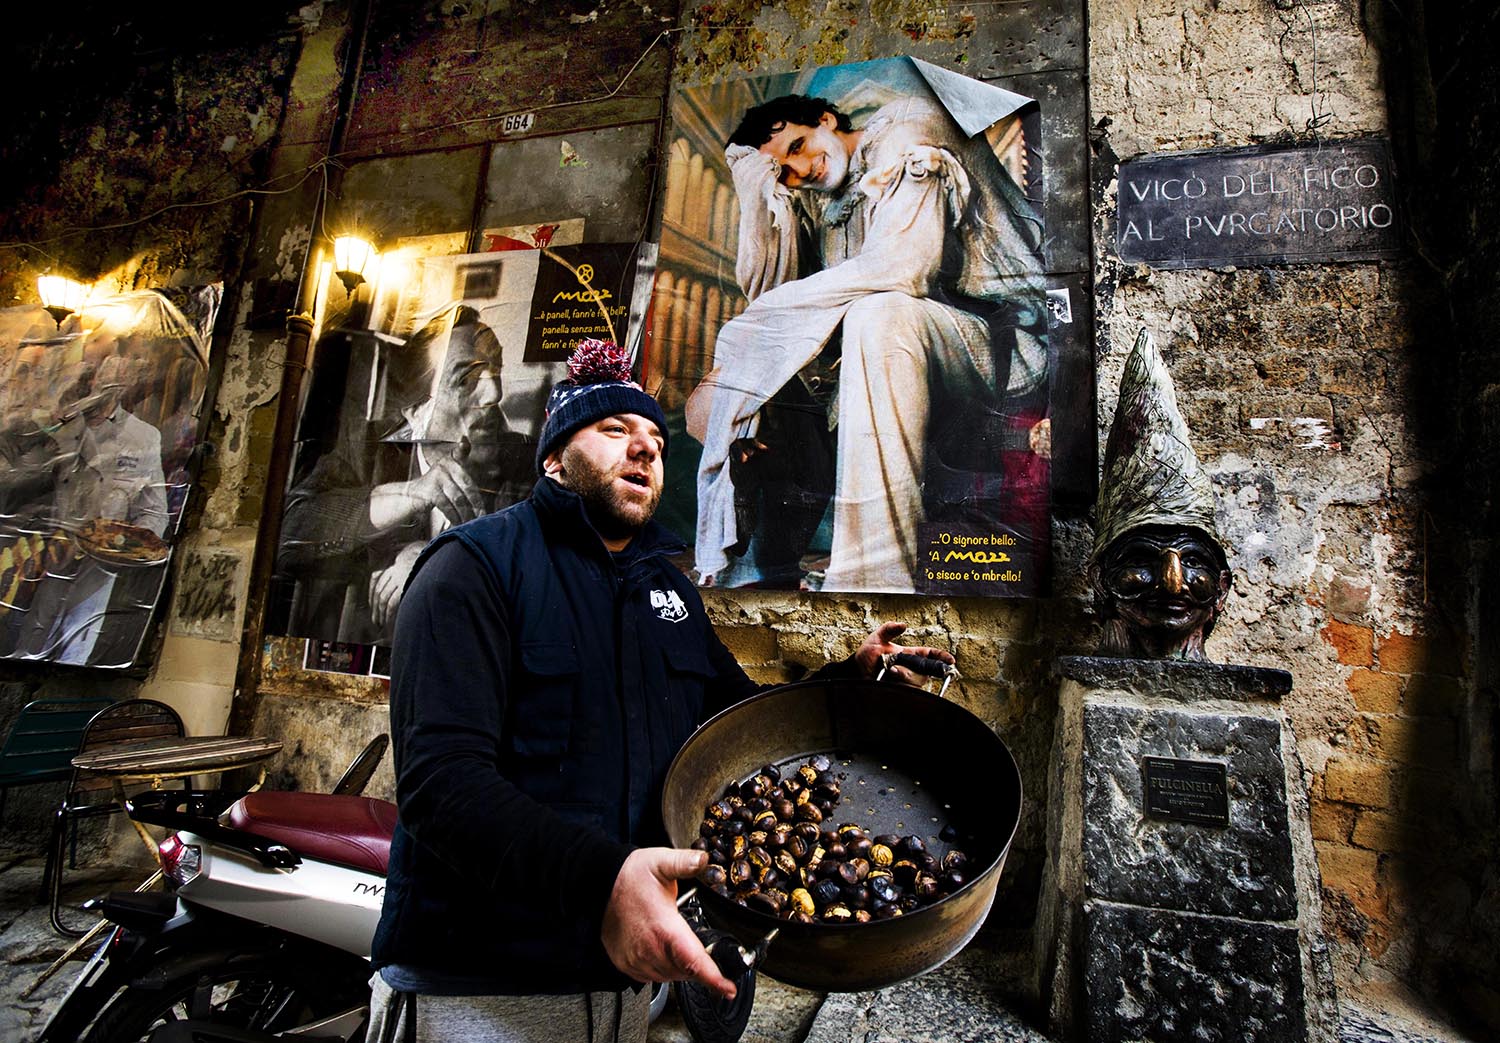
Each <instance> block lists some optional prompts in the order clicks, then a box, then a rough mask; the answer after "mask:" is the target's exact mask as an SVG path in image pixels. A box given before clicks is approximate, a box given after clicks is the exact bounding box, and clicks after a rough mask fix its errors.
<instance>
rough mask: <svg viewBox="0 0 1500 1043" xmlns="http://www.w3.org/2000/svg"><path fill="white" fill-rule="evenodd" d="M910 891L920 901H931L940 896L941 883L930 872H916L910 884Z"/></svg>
mask: <svg viewBox="0 0 1500 1043" xmlns="http://www.w3.org/2000/svg"><path fill="white" fill-rule="evenodd" d="M911 887H912V893H913V894H915V895H916V896H917V898H918V900H920V901H922V902H931V901H933V900H935V899H937V898H939V897H940V896H941V893H942V889H943V888H942V885H941V884H940V883H938V878H937V877H935V876H933V875H932V874H930V873H918V874H917V879H916V882H915V883H913V884H912V885H911Z"/></svg>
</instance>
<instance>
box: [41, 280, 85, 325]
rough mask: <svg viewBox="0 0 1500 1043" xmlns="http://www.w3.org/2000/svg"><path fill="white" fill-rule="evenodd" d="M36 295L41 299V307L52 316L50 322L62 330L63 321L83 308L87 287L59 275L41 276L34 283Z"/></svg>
mask: <svg viewBox="0 0 1500 1043" xmlns="http://www.w3.org/2000/svg"><path fill="white" fill-rule="evenodd" d="M36 291H37V294H38V295H40V296H41V298H42V307H43V308H46V309H47V314H48V315H51V316H52V321H53V322H55V323H57V325H58V328H59V329H61V328H62V324H63V320H64V319H66V318H67V317H68V316H69V315H72V314H73V313H74V312H76V311H78V310H79V309H80V308H82V307H83V302H84V298H86V297H87V296H88V287H86V286H84V285H83V283H80V282H74V281H73V280H72V279H68V278H64V277H63V276H61V275H43V276H39V277H38V278H37V281H36Z"/></svg>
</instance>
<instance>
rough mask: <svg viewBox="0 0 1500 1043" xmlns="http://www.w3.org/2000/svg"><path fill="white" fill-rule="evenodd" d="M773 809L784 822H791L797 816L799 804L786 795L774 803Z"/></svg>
mask: <svg viewBox="0 0 1500 1043" xmlns="http://www.w3.org/2000/svg"><path fill="white" fill-rule="evenodd" d="M771 810H772V811H774V812H776V817H777V818H778V819H780V820H781V821H782V822H790V821H792V819H794V818H795V817H796V816H797V805H796V804H795V803H794V802H792V801H790V800H788V799H787V798H786V797H782V798H781V799H780V800H778V801H776V802H775V803H774V804H772V805H771Z"/></svg>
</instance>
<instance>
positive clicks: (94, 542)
mask: <svg viewBox="0 0 1500 1043" xmlns="http://www.w3.org/2000/svg"><path fill="white" fill-rule="evenodd" d="M221 294H222V288H221V287H220V286H218V285H214V286H208V287H198V288H195V289H191V290H187V289H184V290H167V291H161V292H155V291H143V292H140V293H128V294H123V295H121V296H116V297H108V298H104V299H95V300H93V301H91V302H89V303H87V304H86V305H85V306H84V307H83V308H82V309H81V310H80V311H78V312H76V313H74V314H72V315H68V316H65V317H64V318H63V319H62V320H61V321H60V322H59V321H57V320H54V319H53V318H52V316H50V315H49V314H48V313H47V312H45V311H43V310H42V309H41V308H40V307H21V308H6V309H4V310H0V657H4V658H8V659H35V660H46V661H49V662H56V663H70V664H74V665H79V666H98V667H126V666H130V665H131V664H132V663H133V662H134V661H135V659H136V657H137V655H138V653H139V651H140V648H141V643H142V639H143V638H144V636H145V633H146V629H147V625H148V624H149V623H150V621H151V617H152V613H153V612H154V610H155V608H156V604H157V602H158V600H159V599H160V597H161V591H162V586H163V584H164V582H165V580H166V574H167V567H168V562H169V560H170V558H171V556H172V544H173V541H174V537H175V535H176V532H177V529H178V525H179V522H180V521H181V518H182V511H183V507H184V504H185V502H186V499H187V493H188V489H189V485H190V481H191V472H192V464H193V461H194V453H193V450H194V446H195V444H196V442H197V438H198V433H199V419H200V416H201V407H202V402H203V394H204V389H205V387H206V384H207V375H208V354H207V345H208V336H209V333H210V331H211V329H212V327H213V322H214V318H215V315H216V313H217V311H218V306H219V301H220V298H221Z"/></svg>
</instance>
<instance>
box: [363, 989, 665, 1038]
mask: <svg viewBox="0 0 1500 1043" xmlns="http://www.w3.org/2000/svg"><path fill="white" fill-rule="evenodd" d="M650 1010H651V990H650V989H626V990H625V991H624V992H592V993H587V994H576V995H571V996H427V995H418V994H416V993H411V992H397V991H396V990H395V989H392V988H391V987H390V986H389V985H387V984H386V983H385V979H384V978H382V977H381V976H380V974H379V973H378V972H377V973H376V974H375V976H374V977H373V978H371V979H370V1028H369V1030H368V1031H367V1032H366V1033H365V1041H366V1043H646V1028H647V1019H648V1018H649V1016H650Z"/></svg>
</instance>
